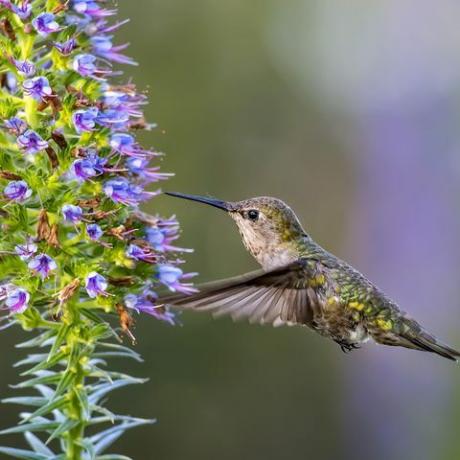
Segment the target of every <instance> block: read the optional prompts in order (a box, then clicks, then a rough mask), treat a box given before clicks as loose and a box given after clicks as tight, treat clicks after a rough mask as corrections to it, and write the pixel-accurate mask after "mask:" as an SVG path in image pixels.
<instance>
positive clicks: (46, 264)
mask: <svg viewBox="0 0 460 460" xmlns="http://www.w3.org/2000/svg"><path fill="white" fill-rule="evenodd" d="M27 266H28V267H29V268H30V269H31V270H32V271H33V272H35V274H37V275H39V276H40V277H41V278H42V279H45V278H46V277H47V276H48V273H49V272H50V271H53V270H56V268H57V265H56V262H55V261H54V260H53V259H52V258H51V257H50V256H48V255H46V254H39V255H38V256H35V257H34V258H33V259H32V260H31V261H30V262H29V263H28V264H27Z"/></svg>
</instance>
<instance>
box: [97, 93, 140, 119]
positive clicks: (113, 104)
mask: <svg viewBox="0 0 460 460" xmlns="http://www.w3.org/2000/svg"><path fill="white" fill-rule="evenodd" d="M146 101H147V99H146V97H145V96H144V95H143V94H137V93H136V92H134V91H127V92H121V91H113V90H107V91H105V92H104V94H103V96H102V102H103V103H104V105H105V106H107V107H108V108H111V109H121V108H123V110H125V111H126V112H127V113H128V114H129V115H130V116H131V117H136V118H139V117H141V116H142V111H141V110H140V109H139V107H140V106H141V105H144V104H146Z"/></svg>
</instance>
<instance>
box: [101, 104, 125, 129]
mask: <svg viewBox="0 0 460 460" xmlns="http://www.w3.org/2000/svg"><path fill="white" fill-rule="evenodd" d="M128 121H129V114H128V112H127V111H126V110H124V109H107V110H104V111H103V112H100V113H99V115H98V117H97V122H98V123H99V124H100V125H102V126H108V127H109V128H113V129H124V128H125V127H126V123H127V122H128Z"/></svg>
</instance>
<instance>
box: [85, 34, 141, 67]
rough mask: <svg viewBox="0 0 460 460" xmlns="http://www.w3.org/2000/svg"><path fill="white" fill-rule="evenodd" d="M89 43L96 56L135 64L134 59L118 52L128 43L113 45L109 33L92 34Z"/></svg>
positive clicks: (121, 62)
mask: <svg viewBox="0 0 460 460" xmlns="http://www.w3.org/2000/svg"><path fill="white" fill-rule="evenodd" d="M91 43H92V45H93V52H94V54H97V55H98V56H101V57H103V58H105V59H107V60H109V61H113V62H118V63H119V64H130V65H137V62H136V61H134V60H132V59H131V58H130V57H128V56H125V55H124V54H121V53H120V51H123V50H124V49H125V48H127V47H128V44H127V43H126V44H124V45H118V46H113V43H112V36H111V35H94V36H93V37H91Z"/></svg>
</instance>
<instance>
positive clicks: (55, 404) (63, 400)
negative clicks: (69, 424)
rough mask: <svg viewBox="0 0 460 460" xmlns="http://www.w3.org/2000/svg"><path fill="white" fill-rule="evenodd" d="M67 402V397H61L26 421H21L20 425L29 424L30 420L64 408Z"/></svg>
mask: <svg viewBox="0 0 460 460" xmlns="http://www.w3.org/2000/svg"><path fill="white" fill-rule="evenodd" d="M66 402H67V398H66V397H65V396H61V397H60V398H57V399H55V400H54V401H51V402H49V403H48V404H45V405H44V406H42V407H40V408H39V409H38V410H36V411H35V412H33V413H32V414H30V415H29V416H28V417H26V418H25V419H24V420H21V422H19V423H25V422H29V421H30V420H32V419H34V418H35V417H38V416H40V415H45V414H48V413H49V412H51V411H53V410H54V409H59V408H61V407H63V406H64V405H65V404H66Z"/></svg>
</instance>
